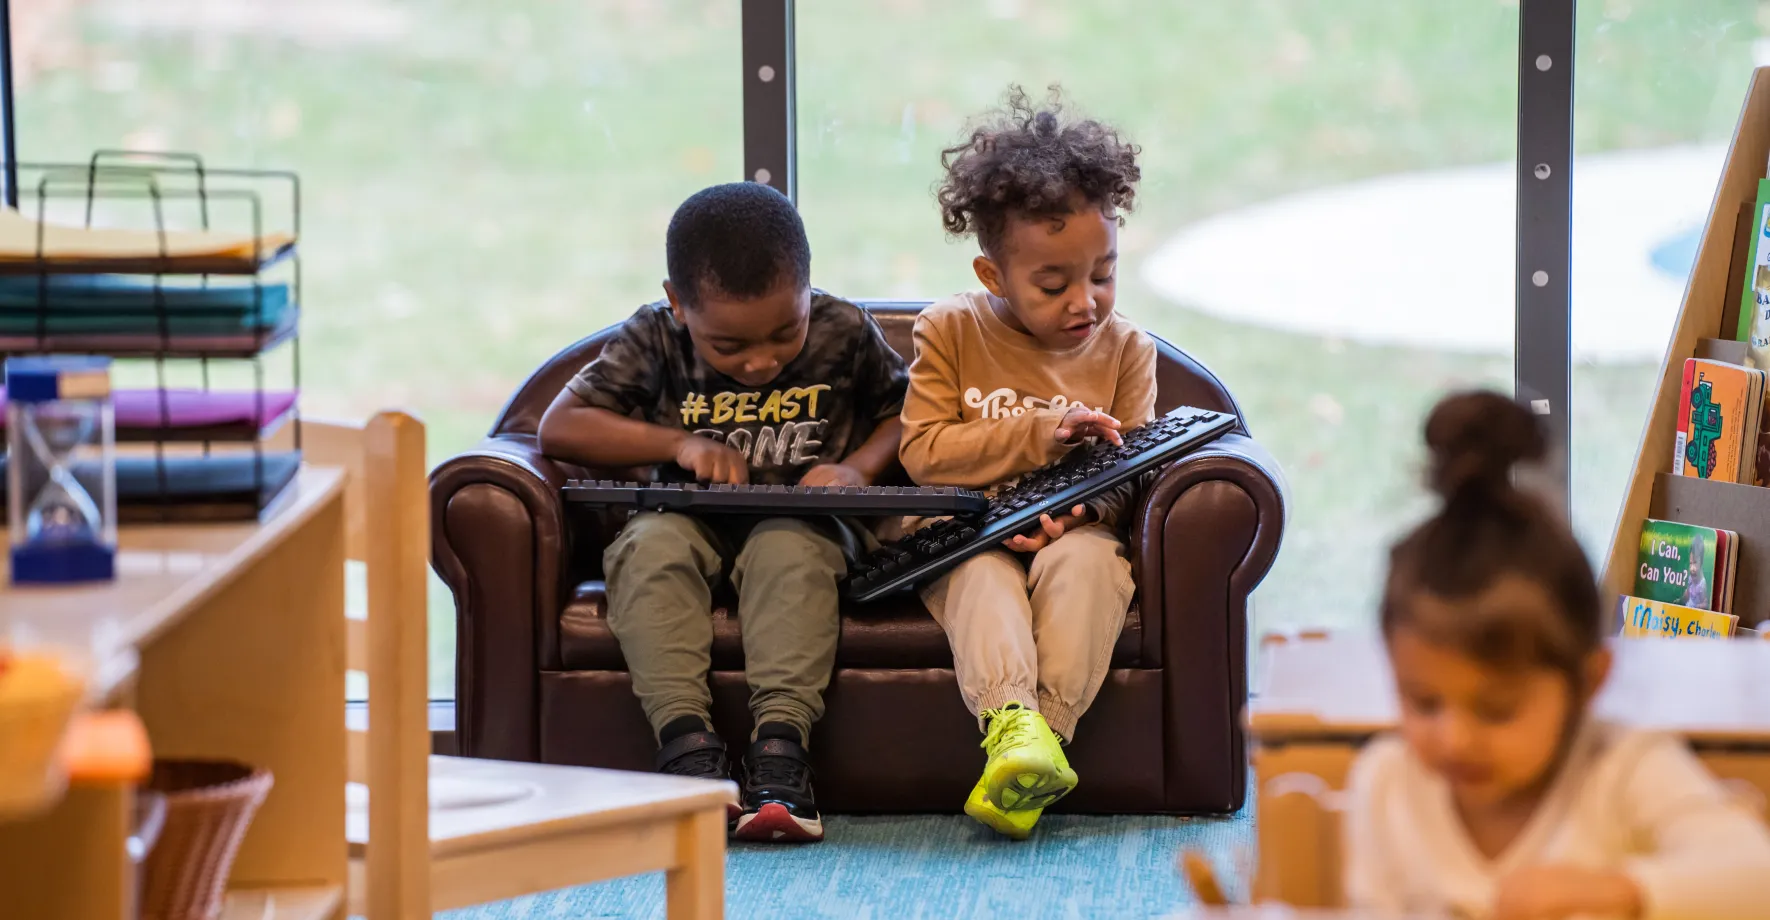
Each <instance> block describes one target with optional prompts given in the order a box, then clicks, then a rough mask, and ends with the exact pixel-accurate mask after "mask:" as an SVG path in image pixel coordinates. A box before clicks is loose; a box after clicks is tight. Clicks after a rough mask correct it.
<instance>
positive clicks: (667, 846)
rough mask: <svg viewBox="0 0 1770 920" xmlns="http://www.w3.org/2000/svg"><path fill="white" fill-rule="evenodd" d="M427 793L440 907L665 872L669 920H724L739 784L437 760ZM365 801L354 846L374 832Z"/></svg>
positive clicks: (356, 812) (353, 830)
mask: <svg viewBox="0 0 1770 920" xmlns="http://www.w3.org/2000/svg"><path fill="white" fill-rule="evenodd" d="M430 790H431V792H430V795H431V802H432V804H431V809H430V840H431V846H430V859H431V862H430V878H431V906H432V908H433V909H435V910H438V911H441V910H450V909H453V908H457V907H465V906H468V905H473V904H483V903H486V902H488V901H499V900H504V899H506V898H513V897H518V896H520V895H525V894H530V893H533V892H537V891H551V890H554V889H557V888H565V887H569V886H573V885H584V884H589V883H591V882H598V881H602V880H605V879H611V878H619V877H621V876H626V875H637V874H639V873H642V872H658V871H662V872H664V873H665V885H664V887H665V895H666V899H667V901H668V912H669V916H670V917H671V918H672V920H675V918H682V920H690V918H692V920H713V918H717V917H722V916H724V913H725V911H724V904H725V900H724V899H725V834H726V826H725V825H726V817H725V816H726V806H727V805H730V804H735V803H736V802H737V785H736V784H734V783H732V782H729V781H725V782H713V781H708V780H704V779H691V778H689V777H682V776H665V775H662V774H657V773H635V772H629V771H625V770H598V769H592V768H588V767H563V766H555V765H549V764H532V763H506V762H503V761H496V760H476V759H468V758H463V757H432V758H431V759H430ZM369 794H370V795H373V794H374V792H373V790H370V791H369ZM364 804H365V803H363V802H361V801H353V802H352V803H351V809H350V813H349V817H348V819H347V821H346V823H347V825H348V828H349V836H350V839H351V840H352V841H353V842H360V841H364V840H368V839H369V837H368V833H369V826H368V825H369V822H368V810H367V809H366V808H365V807H364ZM358 865H359V864H358V863H353V864H352V868H353V869H356V868H357V866H358ZM353 887H355V886H354V885H353Z"/></svg>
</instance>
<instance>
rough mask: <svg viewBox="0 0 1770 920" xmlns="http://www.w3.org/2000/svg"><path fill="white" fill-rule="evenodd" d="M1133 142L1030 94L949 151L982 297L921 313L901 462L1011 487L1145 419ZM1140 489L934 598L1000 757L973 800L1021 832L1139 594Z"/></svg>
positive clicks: (1064, 782)
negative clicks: (1130, 216)
mask: <svg viewBox="0 0 1770 920" xmlns="http://www.w3.org/2000/svg"><path fill="white" fill-rule="evenodd" d="M1137 152H1138V151H1137V148H1136V147H1135V146H1133V145H1131V144H1128V143H1126V142H1124V141H1123V140H1122V139H1121V138H1120V137H1119V135H1118V133H1117V132H1116V131H1114V130H1113V129H1111V128H1109V127H1107V126H1105V125H1102V124H1100V123H1099V122H1096V121H1091V120H1075V119H1066V118H1064V117H1062V115H1061V113H1060V111H1059V107H1058V104H1057V101H1056V99H1055V98H1053V99H1052V100H1051V101H1050V102H1049V103H1048V104H1046V105H1044V106H1037V107H1035V106H1034V105H1033V104H1032V103H1031V102H1030V101H1029V100H1028V99H1027V97H1026V95H1025V94H1024V93H1022V92H1021V91H1020V90H1019V89H1018V88H1016V89H1015V90H1013V91H1012V92H1011V94H1010V96H1009V100H1008V106H1007V109H1006V111H1004V112H1002V113H1000V114H999V115H998V116H997V117H996V119H995V120H994V121H993V122H992V123H990V124H986V125H984V126H982V127H979V128H978V129H977V130H975V131H974V132H973V133H972V134H971V136H970V137H969V138H968V139H967V140H965V141H964V142H963V143H960V144H959V145H957V146H955V147H953V148H950V149H948V150H947V151H946V152H945V154H944V155H943V156H942V163H943V164H944V165H945V166H946V168H947V177H946V180H945V182H944V183H943V185H942V187H941V189H940V191H939V193H938V196H939V200H940V204H941V210H942V218H943V221H944V223H945V225H946V228H947V230H948V231H949V232H950V233H954V234H960V235H963V234H975V235H976V236H977V237H978V242H979V244H980V247H981V249H982V255H979V256H978V257H977V258H976V260H975V261H974V263H973V265H974V268H975V269H976V272H977V277H978V280H979V281H981V282H982V283H983V287H984V290H982V291H976V292H973V293H967V294H960V295H957V296H955V297H951V298H948V299H946V300H942V301H940V302H938V303H936V304H934V305H932V306H930V307H929V308H928V309H927V310H925V311H924V312H923V313H922V315H921V316H920V317H918V319H917V321H916V327H915V343H916V357H915V361H914V362H913V363H912V365H911V367H910V386H909V393H908V395H907V396H906V397H905V400H904V409H903V423H904V433H903V442H902V447H901V448H900V451H899V456H900V457H901V459H902V461H903V466H904V469H905V470H907V471H908V472H909V474H910V476H911V477H913V478H914V479H915V480H916V481H917V482H919V483H923V484H926V485H950V486H966V487H973V488H996V487H999V486H1001V485H1003V484H1006V483H1009V482H1012V481H1013V480H1014V479H1016V478H1017V477H1019V476H1021V475H1023V474H1025V473H1027V472H1029V471H1031V470H1034V469H1037V468H1039V467H1042V466H1046V465H1048V464H1050V463H1053V462H1055V461H1056V460H1058V459H1059V458H1061V457H1062V456H1063V455H1064V454H1065V453H1067V452H1068V451H1070V450H1073V449H1075V448H1076V447H1077V446H1078V445H1080V444H1083V443H1085V442H1087V441H1089V440H1091V439H1105V440H1108V441H1114V442H1116V441H1118V440H1119V431H1120V430H1121V429H1123V428H1128V427H1132V426H1135V425H1141V424H1143V423H1144V422H1147V421H1149V419H1150V418H1151V416H1152V415H1153V413H1154V408H1155V356H1156V351H1155V343H1154V342H1153V341H1151V340H1150V338H1149V337H1148V336H1146V335H1144V334H1143V332H1142V331H1141V330H1139V329H1138V328H1137V327H1136V326H1135V325H1133V324H1132V323H1131V322H1130V321H1129V320H1126V319H1124V318H1123V317H1120V316H1118V315H1117V314H1115V313H1114V312H1113V306H1114V297H1113V295H1114V283H1115V280H1116V272H1117V260H1118V227H1119V223H1120V220H1121V218H1120V217H1119V215H1120V214H1121V213H1122V212H1124V211H1126V210H1129V208H1130V207H1131V203H1132V196H1133V188H1134V185H1135V183H1136V181H1137V179H1138V167H1137V162H1136V156H1137ZM1132 492H1133V487H1125V488H1121V489H1119V490H1117V491H1115V492H1113V493H1109V494H1107V495H1105V496H1102V497H1100V498H1098V499H1096V500H1094V501H1091V502H1088V503H1087V504H1085V505H1078V506H1076V507H1074V508H1071V509H1069V510H1068V512H1067V513H1064V514H1061V515H1058V516H1056V517H1053V516H1050V515H1046V516H1045V517H1043V518H1042V519H1041V521H1040V525H1039V527H1038V528H1037V529H1036V530H1034V531H1033V532H1031V533H1028V534H1024V535H1021V536H1016V537H1014V538H1013V539H1011V540H1010V541H1008V543H1007V544H1005V545H1004V546H1003V547H1002V548H1001V549H998V550H992V551H990V552H986V553H983V554H981V555H978V556H975V557H973V558H971V559H969V560H967V561H965V562H964V563H963V564H961V565H959V566H958V567H957V568H956V569H954V570H953V571H952V572H951V573H950V574H948V575H947V576H946V577H944V578H942V579H941V580H939V581H937V582H935V583H934V584H932V585H930V586H929V587H928V588H927V589H926V590H925V591H924V592H923V600H924V601H925V602H926V603H927V605H928V609H929V611H930V612H931V613H933V614H934V617H935V618H936V619H937V620H938V621H939V622H940V624H941V626H942V627H943V628H944V629H945V630H946V632H947V637H948V640H949V641H950V642H951V644H952V649H953V663H954V668H955V670H956V671H957V674H958V679H959V687H960V692H961V693H962V694H963V695H964V699H965V705H966V706H967V707H968V708H969V709H970V710H971V711H972V712H974V713H976V714H977V715H978V719H979V724H980V726H981V727H982V728H983V730H984V731H985V739H984V742H983V747H984V749H985V750H986V751H987V752H988V755H989V759H988V762H987V763H986V765H985V767H984V772H983V776H982V777H981V778H980V779H979V780H978V782H977V785H976V787H975V788H974V789H973V790H972V792H971V796H970V798H969V800H968V801H967V802H966V805H965V811H966V813H967V814H969V815H971V816H972V817H974V818H976V819H978V820H979V821H981V822H983V823H984V824H987V825H989V826H990V827H992V828H994V829H996V830H997V831H999V832H1001V833H1003V834H1006V835H1008V836H1010V837H1015V838H1022V837H1025V836H1027V835H1028V834H1029V833H1031V831H1032V827H1033V825H1034V823H1035V822H1036V821H1037V820H1038V816H1039V814H1040V812H1041V811H1042V810H1043V809H1044V807H1045V806H1047V805H1049V804H1050V803H1052V802H1055V801H1056V800H1057V799H1059V798H1061V797H1062V796H1063V795H1064V794H1066V793H1068V792H1069V790H1070V789H1072V788H1074V787H1075V785H1076V775H1075V772H1074V771H1073V770H1071V769H1070V766H1069V763H1068V761H1067V759H1066V758H1065V757H1064V754H1063V749H1062V746H1061V743H1060V740H1061V741H1067V740H1069V739H1070V738H1073V737H1074V735H1075V731H1076V721H1077V720H1078V719H1079V718H1080V717H1081V715H1082V713H1084V712H1086V711H1087V709H1088V705H1089V704H1090V703H1091V702H1093V699H1094V695H1095V693H1096V692H1098V691H1099V689H1100V684H1101V682H1102V681H1103V680H1104V679H1105V676H1106V670H1107V666H1108V663H1109V660H1110V658H1111V655H1112V648H1113V644H1114V643H1115V641H1116V640H1117V639H1118V635H1119V631H1120V630H1121V629H1122V628H1123V625H1124V619H1125V611H1126V609H1127V608H1128V607H1129V605H1130V602H1131V594H1132V591H1133V586H1132V583H1131V572H1130V564H1129V563H1128V562H1127V561H1126V559H1125V546H1124V543H1123V541H1122V540H1121V538H1120V536H1119V525H1120V524H1121V522H1122V521H1121V519H1122V518H1123V517H1124V516H1125V515H1127V514H1128V513H1129V512H1130V508H1131V500H1130V499H1131V493H1132Z"/></svg>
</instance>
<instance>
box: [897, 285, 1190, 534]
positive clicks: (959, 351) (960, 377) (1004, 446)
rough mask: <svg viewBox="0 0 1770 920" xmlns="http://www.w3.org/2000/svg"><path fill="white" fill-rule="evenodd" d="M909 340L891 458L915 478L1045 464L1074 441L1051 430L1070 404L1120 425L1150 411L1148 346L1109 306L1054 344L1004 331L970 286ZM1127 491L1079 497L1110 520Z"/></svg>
mask: <svg viewBox="0 0 1770 920" xmlns="http://www.w3.org/2000/svg"><path fill="white" fill-rule="evenodd" d="M915 340H916V358H915V361H914V362H913V363H911V365H910V390H909V394H908V395H907V396H905V397H904V403H903V445H902V447H901V448H900V449H899V451H898V453H899V457H900V458H901V459H902V461H903V467H904V469H905V470H906V471H907V472H908V473H909V474H910V477H911V478H912V479H914V480H915V481H916V482H918V483H922V484H923V485H946V486H960V487H965V488H989V487H994V486H999V485H1001V484H1004V483H1007V482H1011V481H1013V480H1014V479H1016V478H1018V477H1019V476H1021V475H1023V474H1025V473H1027V472H1030V471H1032V470H1035V469H1038V468H1039V467H1042V466H1047V465H1049V464H1051V463H1053V462H1055V461H1057V460H1058V459H1059V458H1061V457H1062V456H1063V455H1064V454H1066V453H1068V452H1069V451H1070V450H1073V449H1074V447H1075V445H1069V444H1059V443H1058V442H1057V439H1056V436H1055V434H1054V432H1055V431H1056V430H1057V423H1058V422H1059V421H1061V420H1062V418H1063V415H1064V413H1065V412H1067V411H1068V410H1069V408H1070V407H1071V406H1073V405H1075V404H1077V403H1080V404H1082V405H1085V406H1087V407H1088V408H1090V409H1096V410H1099V411H1103V412H1106V413H1107V414H1108V415H1111V416H1112V417H1113V418H1116V419H1118V420H1119V422H1120V424H1122V425H1123V426H1124V427H1125V428H1130V427H1132V426H1135V425H1141V424H1143V423H1145V422H1147V421H1149V420H1150V419H1151V418H1152V417H1154V415H1155V342H1154V341H1153V340H1151V339H1150V338H1149V336H1147V335H1144V334H1143V330H1141V329H1138V328H1137V326H1136V325H1135V324H1133V323H1132V322H1131V321H1130V320H1127V319H1125V318H1123V317H1121V316H1119V315H1118V314H1117V313H1114V314H1113V315H1112V316H1111V317H1110V318H1109V319H1108V320H1107V321H1106V322H1105V323H1104V324H1103V325H1102V326H1101V327H1100V328H1099V329H1097V330H1095V332H1094V334H1093V335H1091V336H1089V337H1088V338H1087V339H1086V340H1084V341H1083V342H1082V343H1081V344H1079V345H1077V346H1075V347H1074V348H1069V349H1064V350H1062V351H1054V350H1052V349H1048V348H1045V347H1044V346H1042V345H1040V344H1039V343H1038V342H1037V341H1036V340H1035V339H1033V338H1032V337H1031V336H1029V335H1026V334H1025V333H1021V332H1016V331H1015V330H1013V329H1010V328H1009V327H1008V325H1007V324H1006V323H1004V322H1003V321H1002V320H1001V318H1000V317H998V316H996V314H995V312H994V311H992V310H991V309H990V306H989V295H988V294H986V293H984V292H982V291H978V292H974V293H969V294H960V295H957V296H955V297H949V298H947V299H945V300H941V301H939V302H937V303H934V304H933V305H931V306H929V307H928V308H927V309H926V310H923V311H922V314H921V315H920V316H918V317H917V318H916V329H915ZM1131 491H1132V490H1131V489H1129V488H1127V489H1120V490H1115V491H1114V492H1113V493H1109V494H1108V495H1105V496H1102V497H1101V498H1099V499H1097V500H1095V501H1093V502H1090V503H1089V504H1090V505H1091V506H1092V507H1093V509H1094V511H1095V513H1096V514H1097V515H1099V517H1100V520H1101V522H1102V523H1105V524H1108V525H1114V526H1116V525H1117V523H1118V521H1119V519H1120V517H1121V516H1122V514H1123V511H1124V505H1125V503H1126V500H1127V498H1128V496H1129V494H1130V493H1131Z"/></svg>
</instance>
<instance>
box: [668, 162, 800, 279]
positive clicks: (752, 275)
mask: <svg viewBox="0 0 1770 920" xmlns="http://www.w3.org/2000/svg"><path fill="white" fill-rule="evenodd" d="M664 261H665V264H666V266H667V267H668V269H669V272H670V283H671V285H673V286H674V287H675V288H676V296H677V297H678V298H680V299H682V301H683V302H684V304H685V305H687V306H694V305H695V304H696V303H698V302H699V300H700V298H701V295H702V294H705V293H714V294H724V295H725V296H728V297H733V298H737V299H740V300H744V299H750V298H754V297H761V296H762V295H764V294H767V293H768V292H770V291H772V290H774V289H775V288H776V287H777V286H778V285H779V284H780V283H781V282H782V281H783V280H786V281H791V282H792V283H793V284H796V285H798V286H799V287H805V286H808V285H809V284H810V283H811V243H810V241H809V240H807V239H806V238H805V223H804V222H803V221H801V220H800V219H799V211H798V210H797V209H796V208H794V207H793V203H792V202H791V201H788V200H787V196H785V195H782V194H781V193H780V192H777V191H775V190H774V189H773V188H771V187H769V186H766V185H763V184H761V183H760V182H732V183H729V184H726V185H715V186H713V187H711V188H705V189H702V190H700V191H698V192H696V193H694V194H693V195H690V196H689V198H688V200H687V201H684V202H683V203H682V205H681V206H680V207H678V208H677V209H676V213H675V214H674V215H672V216H671V218H670V229H669V230H668V231H667V232H666V233H665V235H664Z"/></svg>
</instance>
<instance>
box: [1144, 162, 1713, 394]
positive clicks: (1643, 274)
mask: <svg viewBox="0 0 1770 920" xmlns="http://www.w3.org/2000/svg"><path fill="white" fill-rule="evenodd" d="M1725 154H1726V151H1725V149H1724V148H1722V147H1674V148H1666V149H1659V150H1641V151H1625V152H1618V153H1606V154H1597V155H1591V156H1582V157H1580V158H1579V159H1578V160H1576V161H1575V163H1574V195H1573V346H1574V356H1575V358H1576V359H1577V360H1586V361H1594V362H1603V363H1620V362H1639V361H1656V360H1658V359H1659V358H1660V356H1661V355H1662V354H1663V352H1664V350H1665V343H1666V337H1667V336H1668V335H1669V334H1670V332H1671V327H1672V321H1673V320H1674V319H1675V318H1676V315H1677V311H1678V305H1679V303H1680V301H1681V300H1682V298H1683V293H1684V278H1683V276H1682V273H1681V271H1680V272H1679V273H1668V272H1667V271H1665V270H1664V269H1662V268H1659V267H1657V266H1655V265H1654V263H1653V261H1652V255H1653V253H1654V251H1655V250H1657V249H1660V248H1661V247H1663V246H1665V245H1666V244H1668V243H1670V242H1672V241H1674V240H1676V239H1678V238H1679V237H1680V236H1682V235H1685V234H1688V233H1690V232H1692V231H1693V230H1695V229H1697V228H1700V227H1701V226H1702V223H1703V221H1704V220H1705V219H1706V218H1707V215H1708V210H1709V205H1710V203H1711V200H1712V199H1713V197H1714V189H1715V181H1716V178H1717V177H1718V176H1719V174H1720V168H1721V163H1722V161H1723V159H1724V158H1725ZM1513 183H1514V179H1513V169H1512V164H1511V163H1509V162H1508V163H1499V164H1493V165H1490V166H1478V167H1469V168H1462V169H1456V170H1445V171H1439V172H1428V173H1410V174H1400V175H1392V176H1383V177H1380V178H1376V179H1371V180H1366V181H1361V182H1356V183H1352V184H1349V185H1343V186H1338V187H1334V188H1326V189H1316V190H1312V191H1308V192H1303V193H1299V194H1296V195H1291V196H1288V197H1285V198H1280V199H1276V200H1273V201H1269V202H1265V203H1263V204H1259V205H1255V206H1253V207H1249V208H1245V209H1242V210H1239V211H1234V212H1230V213H1225V214H1219V215H1216V216H1214V217H1210V218H1207V219H1205V220H1203V221H1200V222H1198V223H1196V224H1193V225H1191V226H1189V227H1187V228H1186V229H1185V230H1183V231H1181V232H1180V233H1179V234H1178V235H1177V236H1175V237H1174V238H1173V239H1171V240H1169V241H1168V242H1167V243H1165V244H1163V245H1162V246H1161V247H1160V248H1159V249H1158V250H1157V251H1156V252H1155V253H1154V254H1153V255H1151V256H1150V257H1149V258H1148V259H1146V260H1145V261H1144V263H1143V266H1142V270H1143V273H1144V277H1145V279H1146V280H1147V281H1148V282H1149V283H1150V285H1151V286H1152V287H1153V288H1154V289H1155V291H1156V292H1157V293H1158V294H1160V295H1161V296H1162V297H1164V298H1165V299H1167V300H1171V301H1173V302H1174V303H1176V304H1179V305H1181V306H1184V307H1187V308H1189V309H1194V310H1200V311H1202V312H1204V313H1207V314H1210V315H1213V316H1218V317H1222V318H1224V319H1229V320H1234V321H1237V322H1242V323H1248V324H1252V325H1256V326H1264V327H1268V328H1275V329H1283V330H1286V331H1291V332H1300V333H1305V334H1312V335H1319V336H1332V337H1337V338H1344V339H1347V340H1351V341H1358V342H1367V343H1372V344H1384V345H1397V346H1403V347H1412V348H1420V349H1427V350H1438V351H1458V352H1474V353H1510V352H1511V351H1512V348H1513V307H1512V303H1513V288H1512V285H1513V269H1512V266H1513V259H1514V246H1515V239H1516V229H1515V225H1514V216H1515V207H1514V196H1515V189H1514V184H1513Z"/></svg>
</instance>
